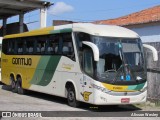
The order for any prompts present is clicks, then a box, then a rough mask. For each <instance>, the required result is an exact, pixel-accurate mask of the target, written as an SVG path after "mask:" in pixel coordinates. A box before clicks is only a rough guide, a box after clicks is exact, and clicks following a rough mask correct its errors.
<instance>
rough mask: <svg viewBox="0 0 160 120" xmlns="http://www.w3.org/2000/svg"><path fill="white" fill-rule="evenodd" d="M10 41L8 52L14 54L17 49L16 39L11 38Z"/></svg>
mask: <svg viewBox="0 0 160 120" xmlns="http://www.w3.org/2000/svg"><path fill="white" fill-rule="evenodd" d="M7 41H8V52H7V53H8V54H14V51H15V39H9V40H7Z"/></svg>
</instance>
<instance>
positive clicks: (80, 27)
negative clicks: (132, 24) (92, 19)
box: [4, 23, 139, 39]
mask: <svg viewBox="0 0 160 120" xmlns="http://www.w3.org/2000/svg"><path fill="white" fill-rule="evenodd" d="M67 31H70V32H71V31H75V32H84V33H88V34H91V35H96V36H106V37H121V38H138V37H139V36H138V34H137V33H135V32H133V31H131V30H129V29H127V28H123V27H120V26H114V25H97V24H92V23H73V24H68V25H60V26H52V27H48V28H43V29H39V30H33V31H29V32H24V33H20V34H12V35H7V36H5V37H4V38H6V39H7V38H17V37H27V36H37V35H46V34H55V33H63V32H67Z"/></svg>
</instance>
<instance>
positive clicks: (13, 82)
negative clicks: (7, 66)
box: [10, 76, 16, 92]
mask: <svg viewBox="0 0 160 120" xmlns="http://www.w3.org/2000/svg"><path fill="white" fill-rule="evenodd" d="M10 86H11V91H12V92H15V88H16V82H15V80H14V78H13V76H10Z"/></svg>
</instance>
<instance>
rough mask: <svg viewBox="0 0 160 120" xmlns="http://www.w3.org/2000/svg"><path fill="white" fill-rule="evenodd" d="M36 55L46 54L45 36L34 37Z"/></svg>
mask: <svg viewBox="0 0 160 120" xmlns="http://www.w3.org/2000/svg"><path fill="white" fill-rule="evenodd" d="M36 42H37V45H36V53H37V54H41V55H44V54H46V49H47V37H46V36H38V37H36Z"/></svg>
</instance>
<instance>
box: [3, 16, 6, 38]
mask: <svg viewBox="0 0 160 120" xmlns="http://www.w3.org/2000/svg"><path fill="white" fill-rule="evenodd" d="M6 31H7V18H4V19H3V36H5V35H6Z"/></svg>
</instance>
